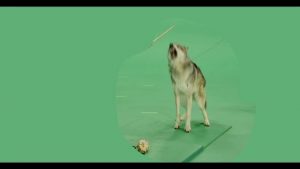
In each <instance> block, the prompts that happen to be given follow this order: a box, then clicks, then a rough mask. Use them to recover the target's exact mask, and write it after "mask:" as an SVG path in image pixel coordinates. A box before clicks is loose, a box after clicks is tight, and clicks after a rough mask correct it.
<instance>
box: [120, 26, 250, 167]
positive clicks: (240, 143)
mask: <svg viewBox="0 0 300 169" xmlns="http://www.w3.org/2000/svg"><path fill="white" fill-rule="evenodd" d="M166 28H167V27H166ZM166 28H165V29H166ZM188 28H189V29H187V27H186V24H177V25H176V27H175V28H174V29H173V30H172V31H170V32H169V33H168V34H166V36H164V37H163V38H162V39H161V40H160V41H158V42H157V43H155V45H154V46H152V47H151V48H147V47H145V50H144V51H143V52H142V53H139V54H137V55H135V56H131V57H128V59H127V60H126V61H125V62H124V64H123V66H122V67H121V68H120V73H119V77H118V84H117V94H116V99H117V111H118V119H119V125H120V128H121V130H122V132H123V134H124V137H125V138H126V139H127V140H128V141H129V146H130V144H131V145H133V144H134V143H135V142H137V140H138V139H141V138H145V139H147V140H149V142H150V146H151V149H150V150H151V151H150V152H149V154H147V155H146V156H149V157H150V158H151V159H153V161H178V162H181V161H195V162H196V161H230V160H233V159H234V157H235V156H236V155H237V154H238V153H239V152H240V151H241V150H242V148H243V147H244V145H245V143H246V141H247V138H248V136H249V135H250V133H251V129H252V124H253V119H254V112H255V106H253V105H249V104H247V103H244V102H243V101H242V100H240V97H239V77H238V62H237V58H236V57H235V54H234V52H233V50H232V48H231V47H230V45H229V44H228V43H226V41H225V40H224V39H223V38H222V37H218V36H216V35H214V34H212V33H210V32H209V31H202V32H201V31H199V30H201V29H199V26H197V25H193V26H188ZM202 30H203V29H202ZM162 31H164V28H162ZM155 35H158V33H154V36H155ZM170 42H179V43H182V44H184V45H187V46H188V47H189V54H190V57H191V58H192V60H194V61H195V62H196V63H197V64H198V65H199V66H200V68H201V69H202V72H203V73H204V75H205V77H206V79H207V87H206V90H207V97H208V113H209V117H210V120H211V127H210V128H205V127H203V125H201V121H202V115H201V112H200V111H199V109H198V107H197V106H196V105H195V104H194V106H193V111H192V133H190V134H186V133H184V132H183V131H181V130H174V129H173V128H172V127H173V123H174V120H175V106H174V97H173V93H172V88H171V81H170V77H169V74H168V67H167V47H168V44H169V43H170ZM182 113H183V111H182ZM231 127H232V128H231ZM229 129H230V130H229Z"/></svg>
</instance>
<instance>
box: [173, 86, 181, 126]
mask: <svg viewBox="0 0 300 169" xmlns="http://www.w3.org/2000/svg"><path fill="white" fill-rule="evenodd" d="M175 104H176V122H175V126H174V128H175V129H178V128H179V126H180V121H181V120H180V96H179V94H178V92H176V91H175Z"/></svg>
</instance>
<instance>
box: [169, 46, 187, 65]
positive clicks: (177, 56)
mask: <svg viewBox="0 0 300 169" xmlns="http://www.w3.org/2000/svg"><path fill="white" fill-rule="evenodd" d="M187 51H188V48H187V47H185V46H183V45H180V44H174V43H170V45H169V51H168V56H169V59H170V60H171V61H175V60H184V59H185V58H187Z"/></svg>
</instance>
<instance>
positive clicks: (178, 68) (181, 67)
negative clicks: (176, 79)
mask: <svg viewBox="0 0 300 169" xmlns="http://www.w3.org/2000/svg"><path fill="white" fill-rule="evenodd" d="M190 63H191V62H190V60H189V58H188V57H187V58H185V59H182V60H179V59H178V60H176V61H174V62H173V63H172V68H173V69H174V70H175V72H176V73H177V74H181V73H184V72H185V71H186V70H187V69H188V68H189V67H190Z"/></svg>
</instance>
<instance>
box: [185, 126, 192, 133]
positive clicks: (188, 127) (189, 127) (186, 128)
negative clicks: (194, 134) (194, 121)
mask: <svg viewBox="0 0 300 169" xmlns="http://www.w3.org/2000/svg"><path fill="white" fill-rule="evenodd" d="M184 130H185V132H187V133H189V132H191V131H192V128H191V126H190V125H186V126H185V129H184Z"/></svg>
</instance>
